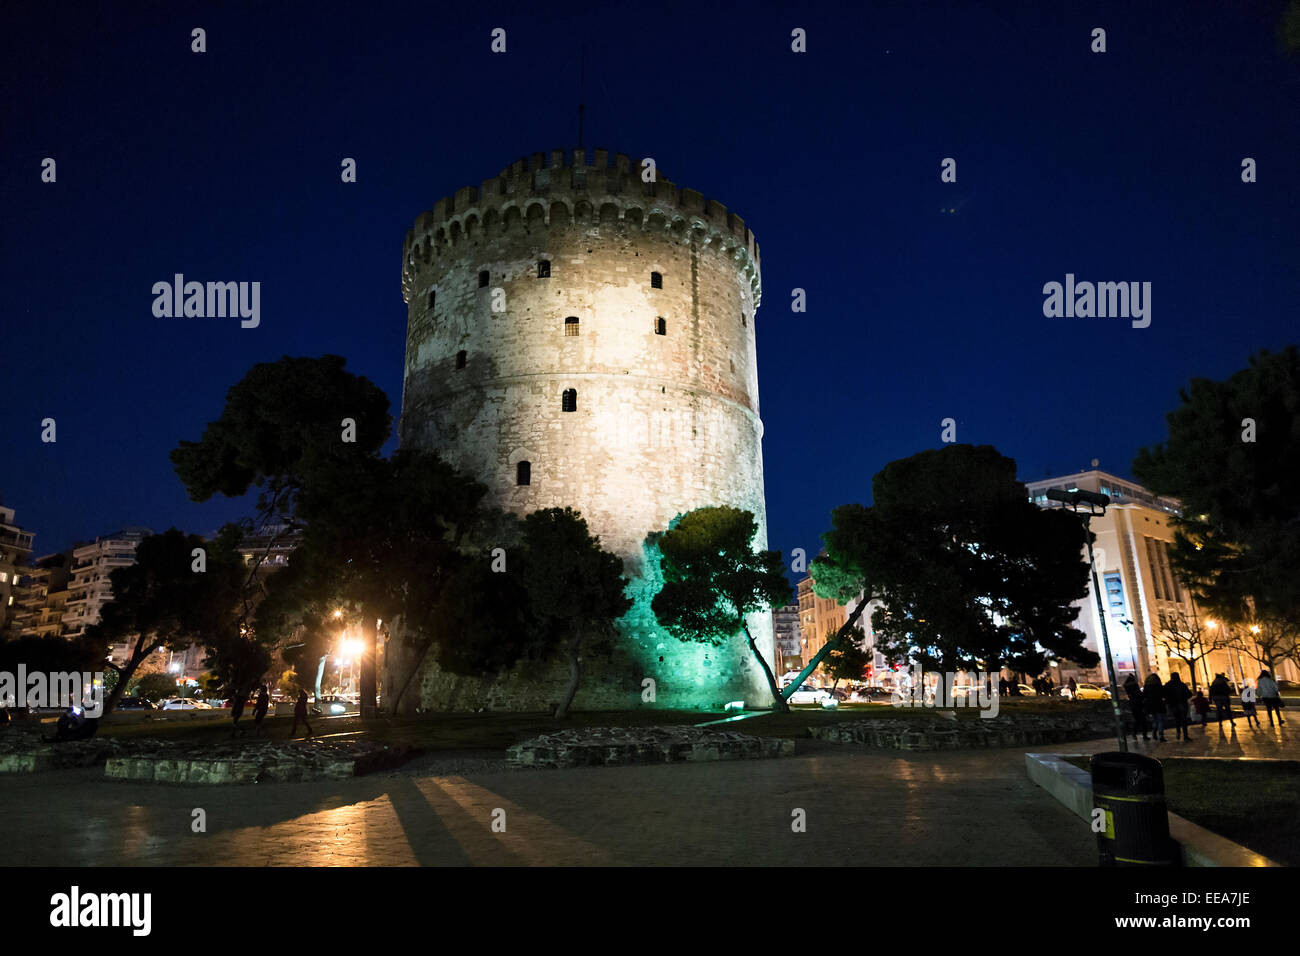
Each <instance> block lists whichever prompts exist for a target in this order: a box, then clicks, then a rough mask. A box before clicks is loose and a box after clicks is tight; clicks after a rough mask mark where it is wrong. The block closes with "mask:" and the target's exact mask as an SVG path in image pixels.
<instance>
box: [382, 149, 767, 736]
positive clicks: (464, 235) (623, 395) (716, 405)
mask: <svg viewBox="0 0 1300 956" xmlns="http://www.w3.org/2000/svg"><path fill="white" fill-rule="evenodd" d="M602 154H603V155H602ZM596 158H597V165H596V166H593V167H588V166H586V165H585V154H578V153H574V154H566V153H564V152H562V151H554V152H553V153H552V154H551V159H552V165H551V166H550V167H547V166H546V165H545V163H544V162H543V161H542V160H543V159H544V157H542V155H541V154H537V155H536V156H535V157H534V160H533V163H532V164H531V166H530V165H528V164H525V163H523V162H522V161H521V162H520V163H516V164H515V165H514V166H513V167H511V168H509V169H507V170H505V171H503V173H502V174H501V176H499V177H497V178H496V179H494V180H489V181H488V182H487V183H485V184H484V185H483V189H482V190H481V191H480V190H475V189H473V188H472V187H467V188H466V189H463V190H460V191H458V192H457V193H456V194H455V196H453V197H450V198H449V199H447V200H442V201H440V202H439V203H438V205H437V206H435V209H434V210H433V212H431V213H428V214H426V215H425V216H423V217H421V222H420V224H419V226H418V227H417V230H415V231H413V232H412V234H411V235H409V236H408V237H407V243H406V248H405V250H404V255H405V261H404V267H405V268H404V273H403V290H404V294H405V296H406V298H407V301H408V305H409V325H408V337H407V354H406V371H405V382H404V390H403V404H402V420H401V424H400V433H401V438H402V441H403V443H404V444H407V445H414V446H417V447H424V448H428V449H430V450H432V451H435V452H437V453H438V454H440V455H441V456H443V457H444V458H446V459H447V460H448V461H450V462H451V463H452V464H454V465H455V466H457V467H458V468H460V469H461V470H463V471H465V472H466V473H468V474H471V475H473V476H474V477H476V478H477V479H478V480H480V481H482V482H483V483H484V484H486V485H487V486H488V488H489V489H490V494H491V496H492V498H493V500H494V502H495V503H496V504H498V505H499V506H501V507H504V508H506V509H508V510H511V511H513V512H515V513H518V514H521V515H522V514H526V513H528V512H530V511H533V510H536V509H538V508H547V507H563V506H566V505H568V506H571V507H573V508H575V509H576V510H578V511H580V512H581V513H582V514H583V516H584V517H585V518H586V520H587V522H588V524H589V526H590V527H591V529H592V532H593V533H594V534H598V535H599V536H600V537H601V541H602V543H603V545H604V546H605V547H606V548H607V549H609V550H610V551H612V552H614V553H616V554H618V555H620V556H621V557H622V558H623V560H624V570H625V573H627V574H628V576H629V578H630V579H631V581H632V585H631V589H630V591H629V593H630V595H631V596H632V597H633V598H634V600H635V602H636V603H635V606H634V608H633V610H632V611H631V612H630V613H629V614H628V615H627V617H626V618H625V619H624V621H623V622H622V624H621V628H620V630H621V633H622V638H623V639H622V641H621V642H620V648H619V651H618V653H616V654H615V657H614V659H613V660H612V661H608V662H600V661H589V662H587V667H588V674H587V676H586V679H585V680H584V684H583V691H582V692H581V693H580V694H579V697H578V701H577V703H578V706H581V707H596V706H609V707H623V706H636V705H639V704H640V700H641V689H642V679H643V678H645V677H651V678H654V679H655V681H656V684H657V688H656V689H657V701H656V703H657V705H659V706H671V707H681V706H685V707H691V706H711V705H717V704H721V703H725V702H726V701H729V700H736V699H745V700H746V701H748V702H751V703H762V702H765V701H766V700H767V698H768V692H767V689H766V684H765V682H764V681H763V679H762V675H761V671H760V670H759V669H758V667H757V665H756V664H755V663H754V662H753V660H752V657H751V656H750V654H749V652H748V649H747V648H746V647H745V646H744V644H743V642H742V641H739V640H738V641H736V642H735V643H734V646H732V647H729V648H721V649H707V648H704V647H701V646H698V645H683V644H682V642H679V641H677V640H676V639H674V638H672V637H671V636H669V635H667V634H666V633H665V632H663V631H662V629H660V628H659V627H658V625H657V623H656V622H655V620H654V617H653V614H652V612H651V611H650V608H649V601H650V599H651V598H652V597H653V595H654V593H656V591H657V582H655V581H654V580H653V572H654V571H655V570H656V569H655V568H654V567H653V566H652V565H653V562H652V561H651V560H648V556H647V554H646V553H645V550H644V541H645V536H646V534H647V533H648V532H651V531H655V530H661V529H663V528H665V527H667V525H668V523H669V522H670V521H671V520H672V519H673V518H674V517H676V516H678V515H680V514H683V513H685V512H687V511H689V510H691V509H694V508H697V507H701V506H705V505H732V506H735V507H739V508H744V509H747V510H749V511H752V512H754V514H755V515H756V516H757V519H758V522H759V526H760V533H759V540H758V542H757V544H758V545H759V546H760V547H766V539H767V529H766V515H765V508H764V498H763V467H762V423H761V421H760V419H759V414H758V412H759V406H758V374H757V362H756V358H755V342H754V325H755V323H754V310H755V308H756V305H757V302H758V301H759V298H760V296H761V286H760V284H759V279H758V260H757V253H758V247H757V245H756V243H755V242H754V240H753V236H752V234H751V233H750V232H749V231H748V230H747V229H745V228H744V225H743V222H742V221H741V220H739V218H738V217H735V216H734V215H732V214H728V213H727V212H726V210H725V209H724V208H723V207H721V206H719V205H718V204H716V203H712V202H706V201H704V200H703V199H702V197H700V196H699V194H697V193H694V192H692V191H691V190H679V189H677V187H675V186H673V185H672V184H671V183H668V182H666V181H665V180H663V178H662V176H661V177H660V181H659V182H657V183H654V184H644V183H642V182H640V179H639V177H638V176H637V175H636V172H635V170H632V169H630V168H629V167H630V163H629V161H628V160H627V158H626V157H621V156H617V157H615V158H614V164H613V166H608V165H604V166H602V165H601V164H602V162H606V163H607V161H608V155H607V154H604V151H597V157H596ZM566 161H569V162H566ZM539 260H546V261H548V262H549V270H550V275H549V276H548V277H539V275H538V262H539ZM483 272H486V274H487V275H486V284H484V283H483V281H482V279H481V278H480V274H481V273H483ZM652 272H657V273H659V274H660V275H661V276H662V288H654V287H652V282H651V273H652ZM431 293H432V300H431ZM502 294H504V305H505V309H504V311H501V312H495V311H493V305H494V299H495V300H496V301H500V296H501V295H502ZM568 317H574V318H577V319H578V325H577V334H576V335H566V334H565V319H566V318H568ZM659 319H663V320H664V323H665V326H666V327H665V333H666V334H662V335H661V334H657V332H656V327H657V321H658V320H659ZM459 353H463V355H461V354H459ZM567 389H573V390H575V391H576V406H577V407H576V411H573V412H564V411H562V410H561V409H562V394H563V393H564V391H565V390H567ZM520 461H527V462H529V463H530V465H531V483H530V484H528V485H525V486H520V485H518V484H517V483H516V466H517V464H518V463H519V462H520ZM751 623H752V627H753V628H754V630H755V636H756V638H757V639H758V641H759V643H760V647H762V648H763V649H764V652H765V654H766V655H767V657H768V660H769V664H770V662H771V651H772V632H771V621H770V616H769V615H757V616H755V618H754V620H753V621H752V622H751ZM566 679H567V671H566V670H565V668H564V667H563V666H557V667H556V668H553V669H552V672H549V673H538V671H537V669H535V668H534V669H532V670H530V671H529V672H528V673H524V672H522V671H521V672H519V673H517V674H514V675H511V676H508V677H506V678H505V679H503V680H499V681H494V682H484V681H475V680H467V679H465V678H457V677H455V676H453V675H448V674H442V673H440V672H439V671H438V669H437V667H436V665H434V664H432V663H431V662H430V663H428V664H427V665H426V666H425V668H424V669H423V671H422V672H421V674H420V675H418V677H417V682H418V683H419V687H420V692H419V695H418V696H419V699H420V706H421V707H424V708H430V709H454V710H463V709H476V708H477V707H478V706H488V707H502V708H510V709H540V708H541V707H544V706H546V705H547V704H549V703H551V702H553V701H554V700H555V699H557V698H558V694H559V692H560V690H562V688H563V686H564V683H565V681H566Z"/></svg>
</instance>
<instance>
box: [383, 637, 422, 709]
mask: <svg viewBox="0 0 1300 956" xmlns="http://www.w3.org/2000/svg"><path fill="white" fill-rule="evenodd" d="M432 649H433V639H432V638H424V639H423V640H422V641H421V642H420V650H419V653H418V654H417V655H416V658H415V662H414V663H413V664H412V665H411V668H410V670H408V671H407V673H406V677H405V678H404V679H403V680H402V686H401V687H400V688H398V690H397V693H395V694H392V695H390V699H389V700H387V701H386V702H385V707H386V708H387V712H388V713H389V714H391V715H393V716H394V717H396V716H398V714H399V713H400V712H402V711H401V707H400V705H401V704H402V702H403V701H404V700H405V699H406V692H407V690H409V689H410V687H411V681H413V680H415V675H416V674H418V673H420V669H421V668H422V667H424V660H425V658H426V657H428V656H429V651H431V650H432ZM403 653H405V652H403ZM392 674H393V671H392V669H390V670H389V675H390V676H391V675H392ZM394 682H396V678H394ZM414 710H415V708H414V707H407V708H406V709H405V712H407V713H410V712H413V711H414Z"/></svg>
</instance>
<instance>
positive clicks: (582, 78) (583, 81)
mask: <svg viewBox="0 0 1300 956" xmlns="http://www.w3.org/2000/svg"><path fill="white" fill-rule="evenodd" d="M579 64H580V65H579V67H578V146H579V147H581V146H582V112H583V110H584V109H586V105H585V104H584V103H583V102H582V99H583V91H584V89H585V87H586V85H587V45H586V44H585V43H584V44H583V45H582V52H581V53H580V54H579Z"/></svg>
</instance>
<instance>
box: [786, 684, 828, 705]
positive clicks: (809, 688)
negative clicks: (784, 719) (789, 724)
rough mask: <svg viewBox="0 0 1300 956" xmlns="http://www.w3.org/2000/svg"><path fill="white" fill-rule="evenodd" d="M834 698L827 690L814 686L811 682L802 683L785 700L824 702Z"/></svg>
mask: <svg viewBox="0 0 1300 956" xmlns="http://www.w3.org/2000/svg"><path fill="white" fill-rule="evenodd" d="M834 699H835V698H834V697H832V696H831V695H830V693H828V692H827V691H824V690H821V689H819V688H816V687H814V686H813V685H812V684H803V685H801V686H800V687H799V689H798V690H796V691H795V692H794V693H793V694H791V695H790V696H789V697H787V698H786V702H787V703H791V704H825V703H826V702H827V701H830V700H834Z"/></svg>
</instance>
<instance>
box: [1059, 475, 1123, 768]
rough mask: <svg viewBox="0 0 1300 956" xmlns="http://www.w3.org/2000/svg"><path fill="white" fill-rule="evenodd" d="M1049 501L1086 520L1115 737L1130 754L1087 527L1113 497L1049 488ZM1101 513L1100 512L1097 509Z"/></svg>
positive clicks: (1090, 562) (1085, 531)
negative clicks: (1063, 506)
mask: <svg viewBox="0 0 1300 956" xmlns="http://www.w3.org/2000/svg"><path fill="white" fill-rule="evenodd" d="M1047 498H1048V500H1049V501H1059V502H1061V503H1062V504H1064V505H1066V506H1067V507H1068V508H1069V509H1070V510H1071V511H1073V512H1074V513H1075V514H1076V515H1078V516H1079V517H1080V518H1082V519H1083V540H1084V541H1085V542H1087V545H1088V568H1089V570H1090V571H1091V572H1092V593H1093V596H1094V597H1095V598H1096V599H1097V619H1098V620H1099V621H1100V622H1101V643H1102V646H1103V647H1104V648H1105V650H1106V676H1108V677H1109V678H1110V709H1111V711H1112V712H1113V713H1114V715H1115V736H1116V738H1117V739H1118V740H1119V749H1120V750H1121V751H1122V752H1123V753H1128V738H1127V737H1125V736H1124V718H1123V717H1121V716H1120V712H1119V685H1118V684H1117V683H1116V682H1115V659H1114V658H1113V657H1112V656H1111V653H1110V634H1109V633H1108V632H1107V630H1106V608H1105V607H1104V606H1103V605H1102V603H1101V584H1100V583H1099V582H1098V581H1097V564H1096V562H1095V561H1094V560H1093V557H1092V530H1091V529H1090V528H1089V527H1088V523H1089V522H1090V521H1091V520H1092V519H1093V518H1098V517H1101V516H1102V515H1104V514H1105V513H1106V505H1108V504H1110V496H1109V495H1103V494H1099V493H1098V492H1095V491H1080V490H1078V489H1075V490H1074V491H1058V490H1057V489H1055V488H1049V489H1048V491H1047ZM1080 505H1087V506H1088V510H1087V511H1081V510H1080V508H1079V506H1080ZM1098 507H1100V508H1101V510H1100V511H1098V510H1097V508H1098Z"/></svg>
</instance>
